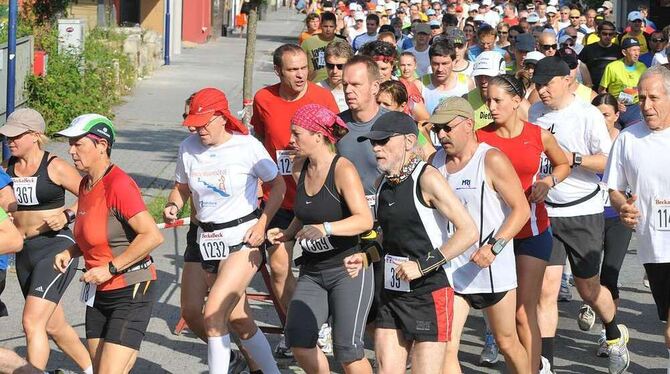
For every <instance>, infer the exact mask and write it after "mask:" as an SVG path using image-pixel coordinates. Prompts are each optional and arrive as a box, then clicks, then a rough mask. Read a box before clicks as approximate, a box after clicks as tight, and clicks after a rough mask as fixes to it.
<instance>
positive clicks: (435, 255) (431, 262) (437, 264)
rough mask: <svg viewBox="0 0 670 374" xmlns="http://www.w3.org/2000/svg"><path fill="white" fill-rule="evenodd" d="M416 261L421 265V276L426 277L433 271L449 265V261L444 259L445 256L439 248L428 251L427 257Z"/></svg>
mask: <svg viewBox="0 0 670 374" xmlns="http://www.w3.org/2000/svg"><path fill="white" fill-rule="evenodd" d="M415 261H416V263H417V264H418V265H419V271H421V275H426V274H428V273H430V272H431V271H435V270H437V269H439V268H441V267H442V265H444V264H446V263H447V259H446V258H444V255H443V254H442V252H441V251H440V249H439V248H434V249H431V250H430V251H428V254H427V255H425V256H423V257H419V258H417V259H416V260H415Z"/></svg>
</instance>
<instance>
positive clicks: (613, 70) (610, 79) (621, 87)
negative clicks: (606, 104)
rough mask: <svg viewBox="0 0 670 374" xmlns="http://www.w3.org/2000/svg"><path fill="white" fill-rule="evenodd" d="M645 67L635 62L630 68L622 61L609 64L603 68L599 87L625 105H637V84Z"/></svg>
mask: <svg viewBox="0 0 670 374" xmlns="http://www.w3.org/2000/svg"><path fill="white" fill-rule="evenodd" d="M646 70H647V67H646V66H645V65H644V64H643V63H641V62H639V61H638V62H636V63H635V64H634V65H633V66H632V67H628V66H626V65H625V64H624V62H623V59H621V60H616V61H614V62H610V63H609V64H607V66H606V67H605V71H604V72H603V77H602V79H601V80H600V87H604V88H606V89H607V92H609V93H610V94H612V96H614V97H615V98H616V99H617V100H619V101H620V102H622V103H623V104H625V105H630V104H637V103H638V101H639V99H638V96H637V84H638V82H639V81H640V77H641V76H642V73H644V72H645V71H646Z"/></svg>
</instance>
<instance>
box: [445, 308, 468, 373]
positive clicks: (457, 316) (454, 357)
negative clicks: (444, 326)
mask: <svg viewBox="0 0 670 374" xmlns="http://www.w3.org/2000/svg"><path fill="white" fill-rule="evenodd" d="M469 313H470V305H468V302H467V301H465V299H464V298H463V297H461V296H459V295H454V317H453V320H452V326H451V328H452V330H451V340H449V342H447V348H446V351H445V354H444V362H443V363H442V373H443V374H454V373H461V372H462V371H461V364H460V362H459V360H458V350H459V349H460V345H461V335H462V334H463V327H464V326H465V322H466V321H467V319H468V314H469Z"/></svg>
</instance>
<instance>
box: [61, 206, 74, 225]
mask: <svg viewBox="0 0 670 374" xmlns="http://www.w3.org/2000/svg"><path fill="white" fill-rule="evenodd" d="M63 214H65V219H66V220H67V224H68V225H69V224H71V223H72V222H74V220H75V218H77V214H76V213H75V212H73V211H72V209H65V210H64V211H63Z"/></svg>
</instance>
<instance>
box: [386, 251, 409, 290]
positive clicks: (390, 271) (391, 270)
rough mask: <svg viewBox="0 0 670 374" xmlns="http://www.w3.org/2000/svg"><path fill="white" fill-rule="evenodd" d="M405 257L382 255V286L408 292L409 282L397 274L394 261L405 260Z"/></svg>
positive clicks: (406, 259)
mask: <svg viewBox="0 0 670 374" xmlns="http://www.w3.org/2000/svg"><path fill="white" fill-rule="evenodd" d="M408 260H409V259H408V258H407V257H398V256H391V255H386V256H384V288H386V289H387V290H391V291H400V292H410V289H409V282H408V281H406V280H402V279H400V277H399V276H398V273H397V271H398V265H397V264H396V262H405V261H408Z"/></svg>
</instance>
